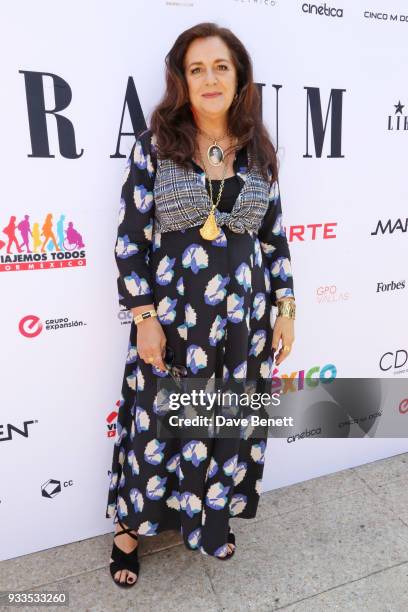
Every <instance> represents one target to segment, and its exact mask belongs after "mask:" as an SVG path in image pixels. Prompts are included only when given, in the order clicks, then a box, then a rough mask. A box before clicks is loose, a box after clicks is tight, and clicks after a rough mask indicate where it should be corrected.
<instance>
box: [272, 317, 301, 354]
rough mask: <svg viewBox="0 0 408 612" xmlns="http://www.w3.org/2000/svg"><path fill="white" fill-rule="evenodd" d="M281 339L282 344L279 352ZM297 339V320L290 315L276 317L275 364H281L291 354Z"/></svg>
mask: <svg viewBox="0 0 408 612" xmlns="http://www.w3.org/2000/svg"><path fill="white" fill-rule="evenodd" d="M279 341H282V345H281V348H280V351H279V353H278V352H277V351H278V347H279ZM294 341H295V320H294V319H289V318H288V317H276V319H275V325H274V327H273V334H272V348H274V349H275V364H276V365H279V364H280V363H282V361H283V360H284V359H286V357H287V356H288V355H289V354H290V352H291V350H292V344H293V343H294Z"/></svg>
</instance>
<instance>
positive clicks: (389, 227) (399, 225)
mask: <svg viewBox="0 0 408 612" xmlns="http://www.w3.org/2000/svg"><path fill="white" fill-rule="evenodd" d="M407 229H408V217H406V218H405V219H397V220H396V221H391V219H388V220H387V221H385V222H384V223H383V222H382V221H381V219H380V220H379V221H378V223H377V227H376V228H375V230H374V231H373V232H371V236H376V235H377V234H378V232H380V233H381V234H393V233H394V232H403V233H405V232H406V231H407Z"/></svg>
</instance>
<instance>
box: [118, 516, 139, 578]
mask: <svg viewBox="0 0 408 612" xmlns="http://www.w3.org/2000/svg"><path fill="white" fill-rule="evenodd" d="M122 525H123V526H124V528H125V529H127V527H128V526H127V525H125V523H123V521H122ZM121 530H122V527H121V526H120V525H119V523H116V527H115V533H118V531H121ZM131 533H134V534H135V535H137V532H136V530H135V529H132V531H131ZM115 542H116V546H117V547H118V548H120V549H121V550H123V551H124V552H126V553H129V552H132V550H135V548H137V546H138V545H139V542H136V540H135V539H134V538H132V536H131V535H129V534H128V533H122V534H121V535H118V536H116V538H115ZM114 578H115V580H119V581H120V582H128V583H129V584H131V583H132V584H133V582H135V581H136V579H137V576H136V574H134V573H133V572H131V571H130V570H118V571H117V572H116V574H115V576H114Z"/></svg>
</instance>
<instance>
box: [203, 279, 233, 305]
mask: <svg viewBox="0 0 408 612" xmlns="http://www.w3.org/2000/svg"><path fill="white" fill-rule="evenodd" d="M229 282H230V278H229V276H226V277H223V276H222V275H221V274H216V275H215V276H213V277H212V278H211V279H210V281H209V282H208V284H207V287H206V289H205V292H204V301H205V303H206V304H209V305H210V306H215V305H216V304H219V303H220V302H222V300H223V299H224V298H225V296H226V295H227V289H226V287H227V285H228V283H229Z"/></svg>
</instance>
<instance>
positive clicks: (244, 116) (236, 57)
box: [150, 22, 279, 183]
mask: <svg viewBox="0 0 408 612" xmlns="http://www.w3.org/2000/svg"><path fill="white" fill-rule="evenodd" d="M207 36H219V37H220V38H222V40H223V41H224V42H225V44H226V45H227V46H228V48H229V50H230V53H231V57H232V61H233V63H234V65H235V69H236V71H237V82H238V88H237V94H238V97H237V98H236V99H235V100H234V101H233V103H232V104H231V106H230V108H229V109H228V127H229V130H230V132H231V134H232V135H233V136H235V137H237V138H238V147H239V148H241V147H244V146H245V145H247V147H248V149H249V150H250V153H251V156H252V158H255V159H256V161H257V163H258V165H259V168H260V171H261V174H262V175H263V177H264V178H265V179H266V180H268V169H269V170H270V171H271V172H272V176H271V183H273V182H274V181H275V180H276V179H277V178H278V171H279V168H278V160H277V155H276V150H275V147H274V145H273V144H272V142H271V139H270V137H269V134H268V130H267V128H266V127H265V126H264V124H263V121H262V117H261V99H260V95H259V92H258V89H257V87H256V85H255V84H254V81H253V70H252V61H251V58H250V56H249V54H248V52H247V50H246V49H245V47H244V45H243V44H242V42H241V41H240V40H239V39H238V38H237V37H236V36H235V34H233V33H232V32H231V30H229V29H228V28H223V27H220V26H218V25H217V24H216V23H211V22H203V23H199V24H197V25H195V26H193V27H191V28H189V29H188V30H185V31H184V32H182V33H181V34H180V35H179V36H178V38H177V40H176V41H175V43H174V45H173V46H172V48H171V49H170V51H169V52H168V54H167V55H166V58H165V63H166V90H165V92H164V94H163V97H162V99H161V100H160V102H159V103H158V105H157V106H156V107H155V108H154V110H153V111H152V114H151V119H150V129H151V131H152V132H153V133H154V134H155V136H156V139H157V153H158V155H159V156H160V157H161V158H169V159H172V160H173V161H174V162H176V163H179V164H181V165H182V166H183V167H184V168H186V169H188V168H191V159H192V158H193V157H194V155H195V152H196V142H197V141H196V135H197V125H196V122H195V120H194V115H193V112H192V109H191V105H190V100H189V95H188V85H187V81H186V78H185V75H184V57H185V54H186V52H187V49H188V47H189V45H190V43H192V42H193V41H194V40H195V39H196V38H199V37H207ZM227 151H228V149H227V150H226V151H225V152H227ZM250 167H251V165H250Z"/></svg>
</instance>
